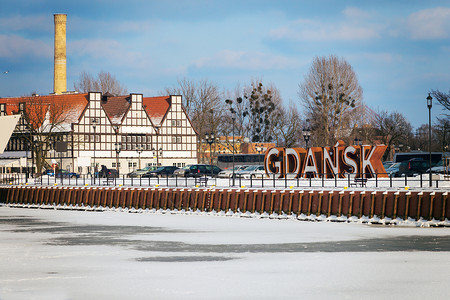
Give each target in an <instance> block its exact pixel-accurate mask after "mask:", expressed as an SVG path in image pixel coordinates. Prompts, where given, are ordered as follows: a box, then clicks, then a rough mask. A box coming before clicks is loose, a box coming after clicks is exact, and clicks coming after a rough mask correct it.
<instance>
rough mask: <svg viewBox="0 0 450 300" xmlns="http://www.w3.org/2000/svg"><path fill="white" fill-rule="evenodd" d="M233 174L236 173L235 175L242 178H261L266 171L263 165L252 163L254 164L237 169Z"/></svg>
mask: <svg viewBox="0 0 450 300" xmlns="http://www.w3.org/2000/svg"><path fill="white" fill-rule="evenodd" d="M235 174H236V177H241V178H244V179H250V178H262V177H264V176H265V174H266V171H265V170H264V166H263V165H254V166H248V167H247V168H245V169H244V170H241V171H238V172H237V173H235Z"/></svg>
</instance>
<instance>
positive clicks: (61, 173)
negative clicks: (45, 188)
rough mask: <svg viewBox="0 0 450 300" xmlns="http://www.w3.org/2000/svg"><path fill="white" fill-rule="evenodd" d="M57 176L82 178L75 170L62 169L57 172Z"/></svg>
mask: <svg viewBox="0 0 450 300" xmlns="http://www.w3.org/2000/svg"><path fill="white" fill-rule="evenodd" d="M56 178H80V175H78V174H77V173H75V172H69V171H67V170H60V171H59V172H58V173H56Z"/></svg>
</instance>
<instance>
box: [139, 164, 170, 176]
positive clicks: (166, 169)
mask: <svg viewBox="0 0 450 300" xmlns="http://www.w3.org/2000/svg"><path fill="white" fill-rule="evenodd" d="M177 169H178V168H177V167H174V166H162V167H158V168H157V169H156V170H153V171H150V172H147V173H145V174H144V175H142V177H169V176H172V175H173V172H174V171H175V170H177Z"/></svg>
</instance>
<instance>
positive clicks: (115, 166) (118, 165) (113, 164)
mask: <svg viewBox="0 0 450 300" xmlns="http://www.w3.org/2000/svg"><path fill="white" fill-rule="evenodd" d="M111 167H112V168H117V167H119V168H120V163H118V164H116V163H115V162H113V163H112V164H111Z"/></svg>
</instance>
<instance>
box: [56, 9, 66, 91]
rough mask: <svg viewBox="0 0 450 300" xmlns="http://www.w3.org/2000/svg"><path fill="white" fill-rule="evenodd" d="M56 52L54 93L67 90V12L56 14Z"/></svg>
mask: <svg viewBox="0 0 450 300" xmlns="http://www.w3.org/2000/svg"><path fill="white" fill-rule="evenodd" d="M53 16H54V21H55V54H54V67H53V93H55V94H62V93H63V92H65V91H67V79H66V21H67V15H66V14H54V15H53Z"/></svg>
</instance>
